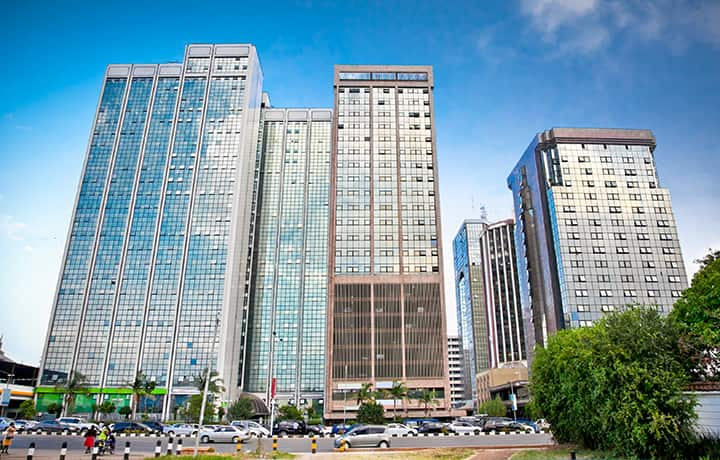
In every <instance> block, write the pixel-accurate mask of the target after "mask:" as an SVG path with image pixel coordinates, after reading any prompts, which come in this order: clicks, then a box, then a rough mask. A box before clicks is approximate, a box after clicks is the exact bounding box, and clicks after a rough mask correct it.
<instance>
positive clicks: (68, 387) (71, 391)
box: [55, 371, 89, 415]
mask: <svg viewBox="0 0 720 460" xmlns="http://www.w3.org/2000/svg"><path fill="white" fill-rule="evenodd" d="M55 388H56V389H57V390H58V391H60V392H62V393H63V404H62V407H63V408H64V410H65V413H66V414H67V415H72V414H73V413H74V412H75V400H76V398H77V395H79V394H84V395H87V394H89V390H88V387H87V378H86V377H85V376H84V375H83V374H82V373H80V372H78V371H72V372H70V378H68V379H67V380H66V381H65V382H64V383H61V384H59V385H57V386H56V387H55Z"/></svg>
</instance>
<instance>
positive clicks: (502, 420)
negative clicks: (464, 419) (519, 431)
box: [483, 417, 512, 433]
mask: <svg viewBox="0 0 720 460" xmlns="http://www.w3.org/2000/svg"><path fill="white" fill-rule="evenodd" d="M511 422H512V419H511V418H507V417H488V418H487V419H486V420H485V424H484V425H483V431H484V432H486V433H490V432H491V431H499V430H500V429H501V428H502V427H503V426H505V425H507V424H508V423H511Z"/></svg>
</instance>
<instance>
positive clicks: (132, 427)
mask: <svg viewBox="0 0 720 460" xmlns="http://www.w3.org/2000/svg"><path fill="white" fill-rule="evenodd" d="M110 431H111V432H113V433H137V434H153V433H155V430H153V429H152V428H150V427H149V426H147V425H145V424H144V423H139V422H116V423H113V424H112V425H110Z"/></svg>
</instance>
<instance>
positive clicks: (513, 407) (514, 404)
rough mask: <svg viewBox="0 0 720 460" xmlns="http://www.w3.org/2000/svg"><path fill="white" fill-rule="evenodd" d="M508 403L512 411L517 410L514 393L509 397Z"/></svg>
mask: <svg viewBox="0 0 720 460" xmlns="http://www.w3.org/2000/svg"><path fill="white" fill-rule="evenodd" d="M510 403H512V410H517V397H516V396H515V393H512V394H511V395H510Z"/></svg>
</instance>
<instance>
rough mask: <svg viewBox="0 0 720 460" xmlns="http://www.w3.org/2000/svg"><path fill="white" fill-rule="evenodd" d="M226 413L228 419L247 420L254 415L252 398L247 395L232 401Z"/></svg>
mask: <svg viewBox="0 0 720 460" xmlns="http://www.w3.org/2000/svg"><path fill="white" fill-rule="evenodd" d="M227 415H228V418H229V419H230V420H247V419H250V418H253V417H254V416H255V409H254V407H253V403H252V400H251V399H250V398H247V397H241V398H240V399H238V400H236V401H233V403H232V404H230V406H228V409H227Z"/></svg>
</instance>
